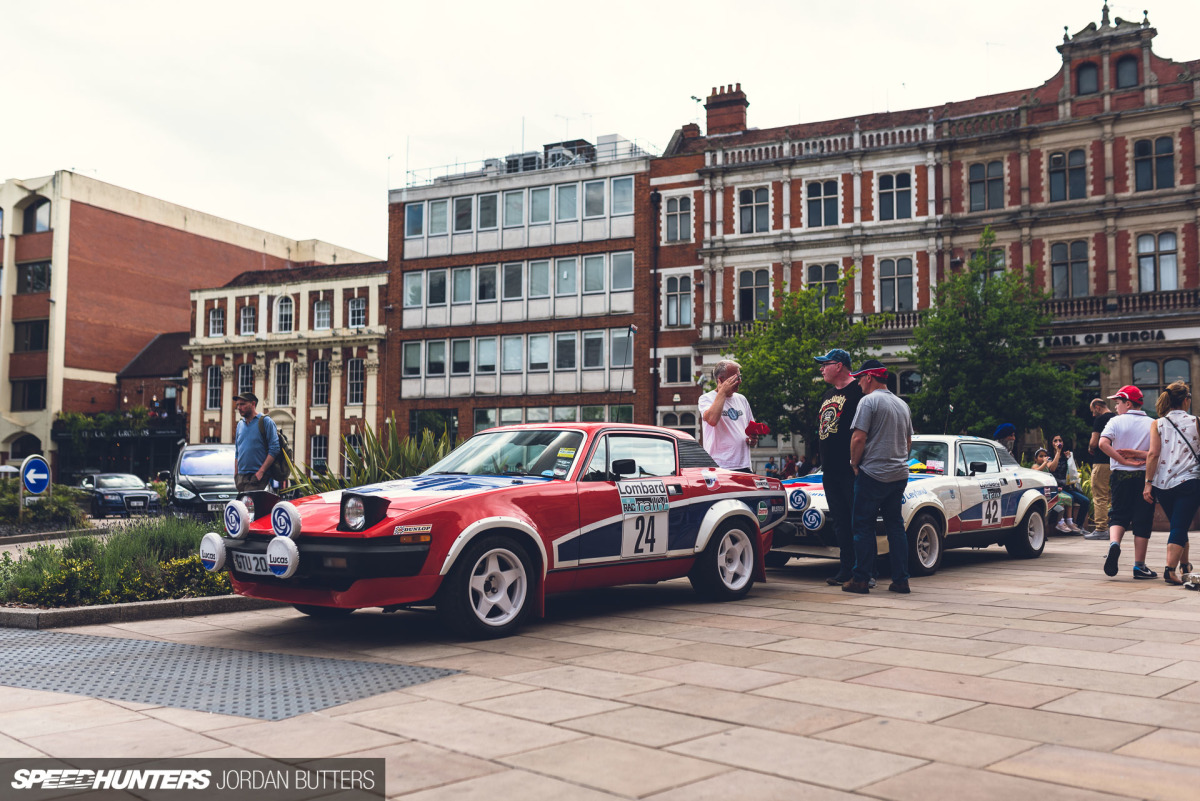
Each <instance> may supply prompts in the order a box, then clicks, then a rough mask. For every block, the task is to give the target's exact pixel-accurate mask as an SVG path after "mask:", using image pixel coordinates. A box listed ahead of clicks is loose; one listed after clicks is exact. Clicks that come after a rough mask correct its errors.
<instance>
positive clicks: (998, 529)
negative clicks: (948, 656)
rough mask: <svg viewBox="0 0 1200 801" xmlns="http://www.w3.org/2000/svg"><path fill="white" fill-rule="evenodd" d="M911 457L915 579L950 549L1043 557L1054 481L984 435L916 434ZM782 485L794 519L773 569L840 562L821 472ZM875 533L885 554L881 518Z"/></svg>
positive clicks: (783, 530)
mask: <svg viewBox="0 0 1200 801" xmlns="http://www.w3.org/2000/svg"><path fill="white" fill-rule="evenodd" d="M909 456H910V459H911V462H910V468H909V469H910V471H911V472H910V473H909V479H908V489H907V490H906V491H905V493H904V506H903V513H904V525H905V528H906V530H907V532H908V550H909V559H908V561H909V565H908V566H909V572H911V573H912V574H913V575H914V576H927V575H929V574H931V573H933V572H934V571H936V570H937V569H938V566H939V565H940V564H941V562H942V553H943V552H944V551H945V549H947V548H981V547H986V546H988V545H995V544H997V543H999V544H1003V545H1004V547H1005V548H1007V549H1008V552H1009V553H1010V554H1012V555H1013V556H1015V557H1018V558H1022V559H1033V558H1035V557H1038V556H1041V555H1042V550H1043V549H1044V548H1045V547H1046V531H1047V525H1048V522H1047V517H1048V516H1050V517H1051V521H1050V522H1053V518H1054V513H1051V512H1049V511H1048V510H1053V509H1054V506H1055V504H1056V503H1057V500H1058V485H1057V483H1056V482H1055V480H1054V476H1052V475H1050V474H1049V473H1042V472H1039V471H1037V470H1030V469H1029V468H1027V467H1021V465H1020V464H1019V463H1018V462H1017V461H1016V459H1014V458H1013V456H1012V454H1010V453H1009V452H1008V451H1007V450H1006V449H1005V448H1004V446H1003V445H1001V444H1000V443H998V442H994V441H993V440H990V439H981V438H979V437H959V436H946V435H932V434H918V435H916V436H914V437H913V443H912V452H911V453H910V454H909ZM783 486H784V489H785V490H787V493H788V517H787V521H786V522H785V523H784V524H781V525H780V526H779V527H777V528H776V529H775V543H774V547H773V548H772V550H771V552H770V553H769V554H767V564H768V565H772V566H780V565H783V564H786V563H787V561H788V560H789V559H790V558H791V557H793V556H816V557H828V558H831V559H837V558H838V547H837V538H836V536H835V535H834V528H833V523H832V522H831V521H830V519H829V507H828V504H827V503H826V501H825V490H824V487H823V486H822V484H821V475H820V474H819V473H817V474H813V475H808V476H803V477H801V478H796V479H789V480H787V481H785V482H783ZM788 523H790V524H791V525H790V526H789V525H787V524H788ZM876 530H877V532H878V535H879V536H878V539H877V543H878V546H879V553H880V555H883V554H886V553H887V552H888V543H887V537H885V536H883V533H882V532H883V529H882V521H879V522H878V523H877V529H876Z"/></svg>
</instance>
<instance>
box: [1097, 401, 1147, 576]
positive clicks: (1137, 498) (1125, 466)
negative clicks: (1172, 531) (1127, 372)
mask: <svg viewBox="0 0 1200 801" xmlns="http://www.w3.org/2000/svg"><path fill="white" fill-rule="evenodd" d="M1108 397H1109V400H1114V401H1116V404H1115V405H1116V407H1117V416H1116V417H1114V418H1112V419H1111V420H1109V421H1108V423H1107V424H1106V425H1105V426H1104V432H1103V433H1102V434H1101V435H1100V450H1101V451H1103V452H1104V453H1105V454H1106V455H1107V456H1108V458H1109V466H1110V467H1111V468H1112V472H1111V473H1110V475H1109V487H1110V492H1111V497H1112V507H1111V508H1110V509H1109V512H1108V537H1109V543H1108V554H1107V555H1106V556H1105V558H1104V574H1105V575H1106V576H1115V575H1117V569H1118V568H1117V560H1118V559H1119V558H1120V557H1121V538H1122V537H1124V536H1125V529H1126V528H1132V529H1133V577H1134V578H1135V579H1152V578H1158V574H1157V573H1155V572H1154V571H1153V570H1151V569H1150V568H1148V567H1146V548H1147V546H1149V544H1150V528H1151V526H1153V524H1154V504H1153V503H1147V502H1146V500H1145V498H1143V497H1142V490H1143V487H1144V485H1145V483H1146V453H1147V452H1148V451H1149V450H1150V429H1151V427H1152V426H1153V424H1154V423H1153V421H1152V420H1151V419H1150V418H1149V417H1148V416H1147V415H1146V413H1145V412H1143V411H1142V400H1143V397H1142V391H1141V390H1140V389H1138V388H1137V387H1135V386H1132V385H1130V386H1125V387H1121V389H1120V391H1119V392H1117V394H1116V395H1109V396H1108Z"/></svg>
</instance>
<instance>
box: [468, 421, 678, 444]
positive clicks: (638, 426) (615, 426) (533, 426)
mask: <svg viewBox="0 0 1200 801" xmlns="http://www.w3.org/2000/svg"><path fill="white" fill-rule="evenodd" d="M547 430H548V431H582V432H583V433H584V434H588V435H591V434H597V433H599V432H601V431H610V430H619V431H640V432H645V433H647V434H670V435H671V436H674V437H676V438H678V439H682V440H694V439H695V438H694V437H692V436H690V435H689V434H688V433H687V432H686V431H678V430H676V429H673V428H663V427H662V426H648V425H644V424H642V423H522V424H520V425H511V426H496V427H495V428H488V429H485V430H483V431H479V432H476V433H478V434H491V433H493V432H495V431H547Z"/></svg>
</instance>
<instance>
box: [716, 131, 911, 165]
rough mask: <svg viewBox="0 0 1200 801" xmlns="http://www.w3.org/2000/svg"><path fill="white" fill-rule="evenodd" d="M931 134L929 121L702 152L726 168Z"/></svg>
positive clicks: (900, 142) (877, 145) (897, 144)
mask: <svg viewBox="0 0 1200 801" xmlns="http://www.w3.org/2000/svg"><path fill="white" fill-rule="evenodd" d="M933 136H934V127H933V124H932V123H921V124H918V125H905V126H901V127H898V128H885V129H881V130H878V131H858V130H855V131H847V132H845V133H840V134H830V135H828V136H816V137H811V138H808V139H796V140H790V141H783V142H769V143H766V144H761V145H750V146H746V147H731V148H725V149H721V150H711V151H709V152H708V153H707V154H705V159H706V162H707V166H709V167H727V166H730V165H736V164H751V163H754V162H760V161H774V160H776V159H784V158H812V157H819V156H825V155H829V154H832V153H844V152H847V151H850V150H867V149H875V148H884V147H904V146H907V145H914V144H919V143H921V142H926V141H928V140H930V139H932V138H933Z"/></svg>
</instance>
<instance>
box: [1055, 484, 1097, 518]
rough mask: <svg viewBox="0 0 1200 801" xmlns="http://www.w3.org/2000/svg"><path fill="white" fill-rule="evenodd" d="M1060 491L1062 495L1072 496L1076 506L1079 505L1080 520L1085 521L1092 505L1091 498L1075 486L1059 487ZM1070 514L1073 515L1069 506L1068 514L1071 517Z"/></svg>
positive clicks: (1072, 501)
mask: <svg viewBox="0 0 1200 801" xmlns="http://www.w3.org/2000/svg"><path fill="white" fill-rule="evenodd" d="M1058 491H1059V493H1060V494H1061V495H1066V496H1068V497H1070V499H1071V503H1072V504H1073V505H1074V506H1078V507H1079V521H1080V522H1083V521H1084V520H1087V513H1088V509H1090V508H1091V507H1092V500H1091V498H1089V497H1088V496H1086V495H1084V494H1083V492H1082V491H1081V490H1077V489H1074V488H1068V487H1059V488H1058ZM1070 515H1071V510H1070V509H1069V508H1068V509H1067V516H1068V517H1070Z"/></svg>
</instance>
